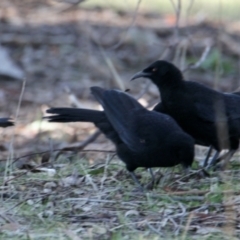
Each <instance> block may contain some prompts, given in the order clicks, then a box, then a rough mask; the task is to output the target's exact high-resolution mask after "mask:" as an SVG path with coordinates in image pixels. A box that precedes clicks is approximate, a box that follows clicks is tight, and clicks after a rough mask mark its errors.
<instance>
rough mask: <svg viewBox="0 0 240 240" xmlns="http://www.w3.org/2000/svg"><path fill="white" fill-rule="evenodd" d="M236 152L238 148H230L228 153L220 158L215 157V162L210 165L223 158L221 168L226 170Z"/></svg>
mask: <svg viewBox="0 0 240 240" xmlns="http://www.w3.org/2000/svg"><path fill="white" fill-rule="evenodd" d="M235 152H236V150H229V151H228V152H227V153H225V154H223V155H222V156H220V157H219V158H217V159H215V161H214V163H213V164H210V166H209V167H211V166H214V165H216V164H217V163H219V162H220V161H221V160H223V163H222V164H221V166H220V168H221V169H222V170H224V169H225V168H226V166H227V164H228V163H229V161H230V159H231V157H232V156H233V154H234V153H235Z"/></svg>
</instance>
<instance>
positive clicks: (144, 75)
mask: <svg viewBox="0 0 240 240" xmlns="http://www.w3.org/2000/svg"><path fill="white" fill-rule="evenodd" d="M150 76H151V73H147V72H142V71H141V72H137V73H136V74H134V75H133V76H132V78H131V81H132V80H134V79H137V78H141V77H143V78H149V77H150Z"/></svg>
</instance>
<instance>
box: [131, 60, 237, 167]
mask: <svg viewBox="0 0 240 240" xmlns="http://www.w3.org/2000/svg"><path fill="white" fill-rule="evenodd" d="M140 77H144V78H149V79H150V80H151V81H152V82H153V83H154V84H155V85H156V86H157V87H158V89H159V91H160V93H161V99H162V102H161V104H159V105H157V106H156V107H155V110H156V111H160V112H163V113H166V114H169V115H170V116H172V117H173V118H174V119H175V120H176V121H177V123H178V124H179V125H180V127H182V129H183V130H184V131H185V132H186V133H188V134H189V135H191V136H192V137H193V138H194V139H195V143H197V144H200V145H204V146H213V147H214V148H215V149H216V150H217V152H220V151H221V150H222V149H228V150H229V151H228V152H227V154H225V155H224V156H222V157H220V158H218V159H217V157H216V158H215V159H214V160H213V162H212V164H215V163H216V162H217V161H220V160H221V159H223V158H225V164H226V163H227V162H228V161H229V160H230V158H231V157H232V155H233V154H234V152H235V151H236V150H237V149H238V146H239V137H240V97H239V95H237V94H236V93H235V94H229V93H221V92H218V91H215V90H213V89H211V88H208V87H206V86H204V85H202V84H200V83H197V82H191V81H184V78H183V75H182V73H181V71H180V70H179V69H178V68H177V67H176V66H174V65H173V64H171V63H169V62H167V61H161V60H159V61H156V62H154V63H152V64H151V65H150V66H148V67H147V68H145V69H144V70H142V71H141V72H138V73H136V74H135V75H134V76H133V77H132V80H133V79H136V78H140Z"/></svg>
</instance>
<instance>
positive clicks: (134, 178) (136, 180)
mask: <svg viewBox="0 0 240 240" xmlns="http://www.w3.org/2000/svg"><path fill="white" fill-rule="evenodd" d="M129 173H130V175H131V177H132V179H133V181H134V182H135V183H136V184H137V186H138V187H139V188H140V189H141V190H142V192H144V188H143V186H142V185H141V183H140V182H139V180H138V179H137V177H136V175H135V173H134V172H130V171H129Z"/></svg>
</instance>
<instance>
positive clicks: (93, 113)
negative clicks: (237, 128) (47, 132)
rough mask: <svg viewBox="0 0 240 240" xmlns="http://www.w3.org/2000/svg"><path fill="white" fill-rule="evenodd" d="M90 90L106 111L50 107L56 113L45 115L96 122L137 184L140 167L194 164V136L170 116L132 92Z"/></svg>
mask: <svg viewBox="0 0 240 240" xmlns="http://www.w3.org/2000/svg"><path fill="white" fill-rule="evenodd" d="M91 92H92V94H93V95H94V97H95V98H96V99H97V101H98V102H99V103H100V104H101V105H102V106H103V109H104V111H97V110H90V109H72V108H51V109H48V110H47V113H51V114H56V115H52V116H48V117H45V118H47V119H48V121H50V122H92V123H94V124H95V126H96V127H98V128H99V129H100V130H101V132H102V133H104V134H105V136H106V137H107V138H109V139H110V140H111V141H112V142H113V143H114V144H115V146H116V151H117V155H118V157H119V158H120V159H121V160H122V161H123V162H124V163H125V164H126V168H127V170H128V171H129V172H130V174H131V176H132V178H133V180H134V181H135V182H136V183H137V184H138V185H140V183H139V181H138V180H137V178H136V176H135V174H134V170H135V169H136V168H138V167H145V168H152V167H172V166H175V165H178V164H182V166H183V167H184V168H189V167H190V166H191V164H192V162H193V158H194V140H193V139H192V138H191V137H190V136H189V135H188V134H186V133H184V132H183V131H182V129H181V128H180V127H179V126H178V125H177V124H176V122H175V121H174V120H173V119H172V118H171V117H170V116H168V115H165V114H161V113H158V112H155V111H149V110H147V109H145V108H144V107H143V106H142V105H141V104H140V103H139V102H138V101H136V100H135V99H134V98H133V97H131V96H130V95H129V94H127V93H124V92H121V91H118V90H104V89H102V88H100V87H91ZM150 173H151V175H152V180H153V182H154V176H153V174H152V172H150ZM140 186H141V185H140Z"/></svg>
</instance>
